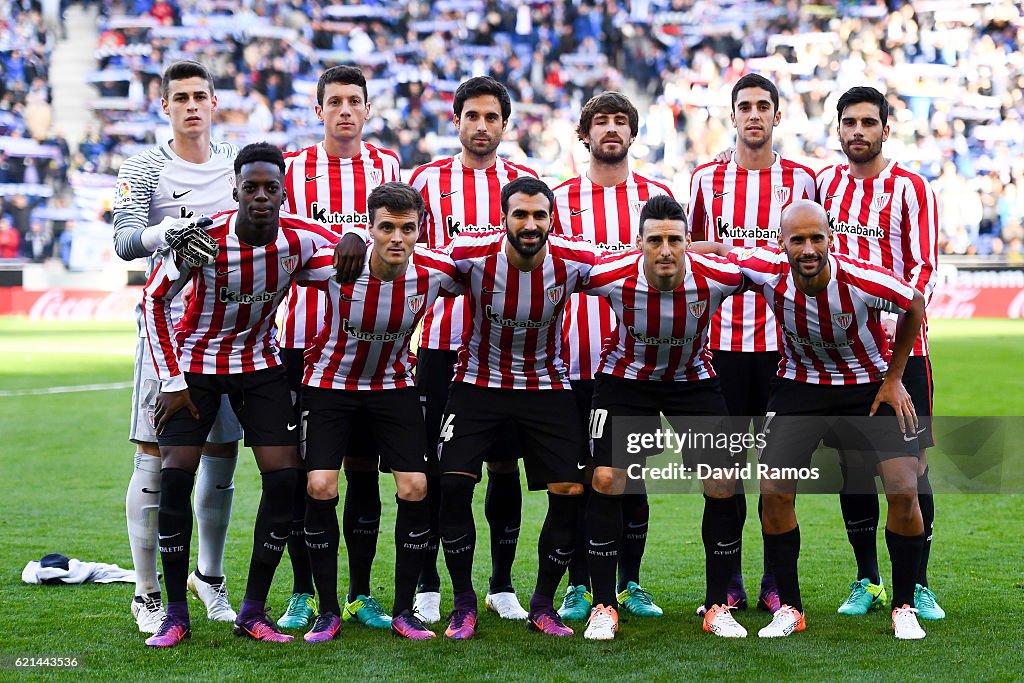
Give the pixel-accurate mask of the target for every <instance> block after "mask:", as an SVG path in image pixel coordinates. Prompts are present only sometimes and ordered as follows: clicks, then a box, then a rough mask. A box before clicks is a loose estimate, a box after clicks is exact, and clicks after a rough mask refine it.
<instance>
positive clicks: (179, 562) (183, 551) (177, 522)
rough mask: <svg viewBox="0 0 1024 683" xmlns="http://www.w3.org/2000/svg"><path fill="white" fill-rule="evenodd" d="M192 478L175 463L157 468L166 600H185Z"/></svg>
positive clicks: (158, 523)
mask: <svg viewBox="0 0 1024 683" xmlns="http://www.w3.org/2000/svg"><path fill="white" fill-rule="evenodd" d="M195 481H196V475H195V473H194V472H188V471H186V470H182V469H178V468H176V467H166V468H164V469H162V470H160V507H159V508H158V512H157V531H158V532H159V537H160V563H161V565H162V566H163V569H164V587H165V588H166V590H167V602H184V601H185V593H186V588H185V584H186V582H187V581H188V557H189V549H190V548H191V546H192V487H193V486H194V485H195ZM165 491H166V493H164V492H165Z"/></svg>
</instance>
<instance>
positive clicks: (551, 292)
mask: <svg viewBox="0 0 1024 683" xmlns="http://www.w3.org/2000/svg"><path fill="white" fill-rule="evenodd" d="M564 295H565V285H558V286H556V287H548V301H550V302H551V303H553V304H555V305H557V304H558V302H559V301H561V300H562V296H564Z"/></svg>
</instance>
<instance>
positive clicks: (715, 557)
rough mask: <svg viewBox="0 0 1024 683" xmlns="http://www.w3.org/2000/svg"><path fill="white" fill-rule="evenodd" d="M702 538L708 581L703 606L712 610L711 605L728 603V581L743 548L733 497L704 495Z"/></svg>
mask: <svg viewBox="0 0 1024 683" xmlns="http://www.w3.org/2000/svg"><path fill="white" fill-rule="evenodd" d="M700 535H701V539H702V540H703V541H704V573H705V577H706V582H707V584H706V586H707V590H706V592H705V594H704V607H706V608H707V609H711V606H712V605H724V604H726V603H727V602H728V592H729V579H730V578H731V577H732V571H733V568H734V567H735V566H736V557H735V556H736V554H737V553H739V551H740V546H741V545H742V538H741V536H740V526H739V519H738V518H737V516H736V503H735V502H734V501H733V500H732V499H731V498H709V497H708V496H704V516H703V518H702V520H701V525H700Z"/></svg>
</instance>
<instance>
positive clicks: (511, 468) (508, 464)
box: [487, 460, 519, 474]
mask: <svg viewBox="0 0 1024 683" xmlns="http://www.w3.org/2000/svg"><path fill="white" fill-rule="evenodd" d="M487 471H488V472H494V473H495V474H513V473H515V472H518V471H519V461H518V460H501V461H499V462H489V463H487Z"/></svg>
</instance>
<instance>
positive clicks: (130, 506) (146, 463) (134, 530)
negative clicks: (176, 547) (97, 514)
mask: <svg viewBox="0 0 1024 683" xmlns="http://www.w3.org/2000/svg"><path fill="white" fill-rule="evenodd" d="M159 510H160V458H158V457H155V456H152V455H146V454H145V453H136V454H135V469H134V470H132V478H131V481H129V482H128V495H127V496H126V497H125V501H124V511H125V517H126V518H127V520H128V544H129V545H130V546H131V549H132V563H133V564H134V565H135V594H136V595H149V594H150V593H159V592H160V579H158V578H157V573H156V558H157V554H158V552H157V539H156V535H157V531H156V526H157V514H158V512H159Z"/></svg>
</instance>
